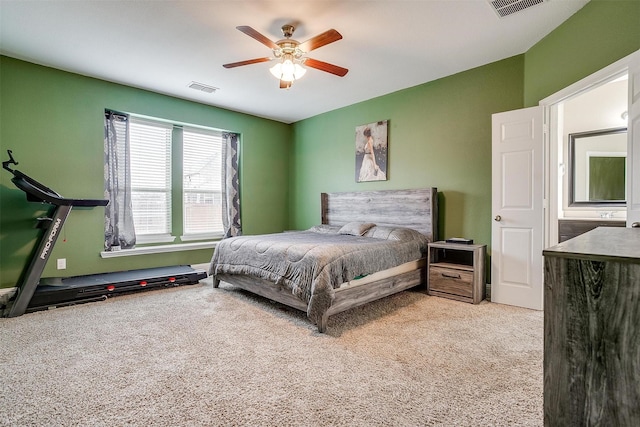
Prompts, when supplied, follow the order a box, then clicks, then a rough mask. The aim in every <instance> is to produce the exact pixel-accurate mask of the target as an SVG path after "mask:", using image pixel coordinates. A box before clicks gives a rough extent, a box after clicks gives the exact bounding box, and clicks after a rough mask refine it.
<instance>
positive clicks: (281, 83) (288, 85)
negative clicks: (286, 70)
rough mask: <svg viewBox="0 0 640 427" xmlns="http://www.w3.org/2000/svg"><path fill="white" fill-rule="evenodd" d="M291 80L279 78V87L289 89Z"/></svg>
mask: <svg viewBox="0 0 640 427" xmlns="http://www.w3.org/2000/svg"><path fill="white" fill-rule="evenodd" d="M292 83H293V82H287V81H284V80H280V89H289V88H290V87H291V84H292Z"/></svg>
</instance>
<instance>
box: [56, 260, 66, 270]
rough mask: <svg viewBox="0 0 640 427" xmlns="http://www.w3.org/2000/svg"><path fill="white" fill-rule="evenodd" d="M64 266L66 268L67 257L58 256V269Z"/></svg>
mask: <svg viewBox="0 0 640 427" xmlns="http://www.w3.org/2000/svg"><path fill="white" fill-rule="evenodd" d="M65 268H67V259H66V258H58V270H64V269H65Z"/></svg>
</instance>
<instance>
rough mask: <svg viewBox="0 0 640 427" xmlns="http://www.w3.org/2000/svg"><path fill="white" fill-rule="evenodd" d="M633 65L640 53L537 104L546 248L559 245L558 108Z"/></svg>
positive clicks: (631, 55)
mask: <svg viewBox="0 0 640 427" xmlns="http://www.w3.org/2000/svg"><path fill="white" fill-rule="evenodd" d="M635 61H640V50H637V51H635V52H633V53H631V54H629V55H627V56H625V57H624V58H622V59H619V60H618V61H616V62H614V63H612V64H610V65H608V66H606V67H604V68H602V69H600V70H598V71H596V72H594V73H593V74H590V75H589V76H587V77H585V78H583V79H581V80H579V81H577V82H575V83H573V84H571V85H569V86H567V87H565V88H564V89H561V90H559V91H558V92H556V93H554V94H552V95H549V96H548V97H546V98H544V99H542V100H541V101H540V102H539V103H538V105H541V106H542V107H543V111H544V112H543V114H544V122H545V125H546V126H547V127H548V132H546V135H547V138H546V140H545V153H546V156H545V157H546V158H545V165H546V167H545V170H546V171H545V200H546V202H547V209H546V210H545V226H544V243H543V246H544V247H545V248H547V247H549V246H554V245H556V244H558V211H559V207H560V206H561V205H562V200H560V194H562V193H560V191H559V189H558V185H559V177H560V170H559V168H560V164H559V162H558V150H559V147H560V144H561V143H562V123H563V117H562V110H561V108H559V105H560V104H561V103H562V102H564V101H567V100H569V99H571V98H573V97H575V96H578V95H580V94H582V93H585V92H588V91H589V90H591V89H594V88H596V87H599V86H601V85H603V84H606V83H609V82H610V81H612V80H615V79H616V78H618V77H620V75H622V74H624V73H628V72H629V67H630V65H631V64H632V63H633V62H635Z"/></svg>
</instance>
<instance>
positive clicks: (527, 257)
mask: <svg viewBox="0 0 640 427" xmlns="http://www.w3.org/2000/svg"><path fill="white" fill-rule="evenodd" d="M543 111H544V110H543V107H531V108H525V109H523V110H516V111H508V112H504V113H498V114H494V115H493V116H492V129H493V130H492V132H493V133H492V188H493V189H492V215H493V226H492V234H491V249H492V250H491V301H492V302H497V303H502V304H509V305H516V306H519V307H526V308H532V309H535V310H542V305H543V270H542V259H543V258H542V246H543V236H544V234H543V233H544V208H543V203H544V179H543V177H544V171H543V168H544V135H543Z"/></svg>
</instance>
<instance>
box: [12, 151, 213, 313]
mask: <svg viewBox="0 0 640 427" xmlns="http://www.w3.org/2000/svg"><path fill="white" fill-rule="evenodd" d="M7 153H8V155H9V160H7V161H4V162H2V167H3V168H4V169H5V170H7V171H9V172H11V173H12V174H13V178H12V179H11V181H12V182H13V183H14V184H15V186H16V187H18V188H19V189H20V190H22V191H24V192H25V194H26V196H27V201H29V202H37V203H45V204H49V205H51V206H52V209H51V210H50V211H49V213H48V216H47V217H44V218H38V224H37V226H38V228H42V229H44V232H43V233H41V235H40V237H39V240H38V242H37V244H36V249H35V251H34V252H33V255H32V258H31V261H30V262H29V263H28V265H27V267H26V270H25V271H24V272H23V274H22V276H21V281H20V283H18V286H17V288H18V290H17V292H16V294H15V295H14V296H13V297H12V298H11V299H10V300H9V303H8V305H7V307H6V308H5V310H4V312H3V313H2V314H3V316H4V317H17V316H21V315H22V314H24V313H25V312H31V311H38V310H44V309H48V308H53V307H59V306H64V305H72V304H78V303H82V302H89V301H97V300H103V299H106V298H107V297H109V296H112V295H116V294H121V293H128V292H133V291H139V290H145V289H150V288H155V287H159V286H177V285H181V284H195V283H198V282H199V281H200V280H201V279H204V278H206V277H207V273H206V272H205V271H204V270H195V269H193V268H191V267H190V266H184V265H183V266H172V267H158V268H148V269H142V270H132V271H122V272H115V273H104V274H94V275H90V276H77V277H70V278H61V279H59V278H54V279H43V281H42V283H41V280H40V279H41V276H42V272H43V270H44V267H45V265H46V264H47V261H48V260H49V257H50V256H51V252H52V249H53V247H54V245H55V243H56V241H57V239H58V235H59V233H60V230H61V229H62V226H63V225H64V223H65V221H66V219H67V217H68V216H69V213H70V212H71V209H72V208H73V207H74V206H77V207H82V208H94V207H97V206H106V205H107V204H108V203H109V201H108V200H102V199H95V200H94V199H68V198H64V197H62V196H61V195H60V194H58V193H56V192H55V191H53V190H52V189H50V188H48V187H46V186H45V185H43V184H41V183H39V182H38V181H36V180H35V179H33V178H31V177H29V176H28V175H25V174H24V173H22V172H20V171H18V170H15V169H12V168H11V165H17V164H18V162H16V161H15V160H14V158H13V153H12V151H11V150H7Z"/></svg>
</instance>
